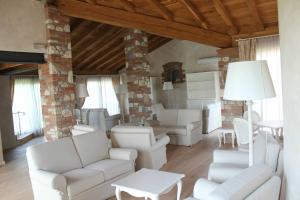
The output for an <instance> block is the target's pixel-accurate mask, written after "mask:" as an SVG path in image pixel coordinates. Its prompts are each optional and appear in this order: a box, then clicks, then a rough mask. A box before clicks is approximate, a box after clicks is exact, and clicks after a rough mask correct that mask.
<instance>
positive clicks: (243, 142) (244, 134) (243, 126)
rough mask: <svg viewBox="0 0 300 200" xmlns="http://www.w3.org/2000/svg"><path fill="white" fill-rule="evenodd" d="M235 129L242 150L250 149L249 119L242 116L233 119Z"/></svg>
mask: <svg viewBox="0 0 300 200" xmlns="http://www.w3.org/2000/svg"><path fill="white" fill-rule="evenodd" d="M232 123H233V129H234V132H235V134H236V141H237V145H238V148H239V150H240V151H249V128H248V127H249V125H248V121H247V120H245V119H241V118H234V119H233V122H232Z"/></svg>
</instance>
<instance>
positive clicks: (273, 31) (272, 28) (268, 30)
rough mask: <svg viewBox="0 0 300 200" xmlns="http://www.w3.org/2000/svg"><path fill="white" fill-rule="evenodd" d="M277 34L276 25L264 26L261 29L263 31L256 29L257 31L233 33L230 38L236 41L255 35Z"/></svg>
mask: <svg viewBox="0 0 300 200" xmlns="http://www.w3.org/2000/svg"><path fill="white" fill-rule="evenodd" d="M277 34H279V28H278V26H270V27H266V28H265V30H263V31H257V32H252V33H241V34H237V35H233V36H232V39H233V41H236V40H239V39H247V38H255V37H262V36H268V35H277Z"/></svg>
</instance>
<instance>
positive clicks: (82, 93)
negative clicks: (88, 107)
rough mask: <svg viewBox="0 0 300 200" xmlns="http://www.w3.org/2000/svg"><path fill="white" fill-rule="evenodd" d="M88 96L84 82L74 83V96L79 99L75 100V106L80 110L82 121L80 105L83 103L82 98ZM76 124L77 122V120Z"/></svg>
mask: <svg viewBox="0 0 300 200" xmlns="http://www.w3.org/2000/svg"><path fill="white" fill-rule="evenodd" d="M88 96H89V93H88V90H87V85H86V84H84V83H79V84H77V85H76V98H77V99H79V102H77V107H78V108H79V111H80V121H81V123H82V106H83V104H84V99H85V98H86V97H88ZM79 104H80V105H79ZM77 124H78V122H77Z"/></svg>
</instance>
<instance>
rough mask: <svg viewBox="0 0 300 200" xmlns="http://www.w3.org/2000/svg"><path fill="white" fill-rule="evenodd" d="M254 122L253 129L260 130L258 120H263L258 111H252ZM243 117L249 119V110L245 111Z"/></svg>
mask: <svg viewBox="0 0 300 200" xmlns="http://www.w3.org/2000/svg"><path fill="white" fill-rule="evenodd" d="M251 114H252V123H253V131H254V132H256V131H258V130H259V126H257V125H256V124H257V122H260V121H261V117H260V115H259V114H258V113H257V112H256V111H254V110H253V111H252V113H251ZM243 118H244V119H245V120H247V121H248V111H246V112H244V114H243Z"/></svg>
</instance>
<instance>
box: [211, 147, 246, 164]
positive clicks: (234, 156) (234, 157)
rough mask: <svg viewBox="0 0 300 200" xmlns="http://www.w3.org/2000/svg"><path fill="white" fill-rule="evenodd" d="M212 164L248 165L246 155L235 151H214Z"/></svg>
mask: <svg viewBox="0 0 300 200" xmlns="http://www.w3.org/2000/svg"><path fill="white" fill-rule="evenodd" d="M213 162H214V163H230V164H241V165H248V163H249V158H248V153H247V152H243V151H236V150H214V156H213Z"/></svg>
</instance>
